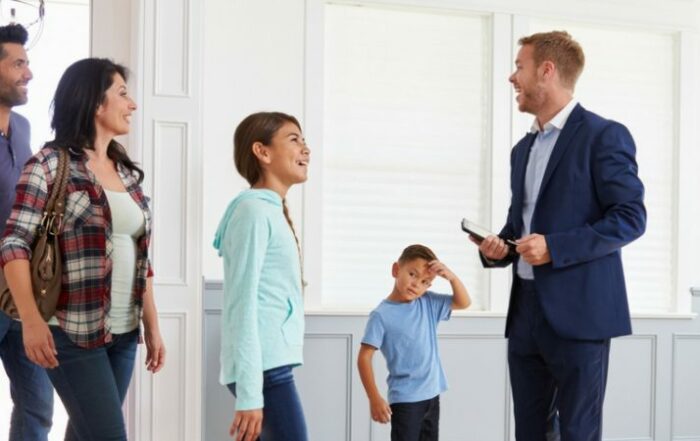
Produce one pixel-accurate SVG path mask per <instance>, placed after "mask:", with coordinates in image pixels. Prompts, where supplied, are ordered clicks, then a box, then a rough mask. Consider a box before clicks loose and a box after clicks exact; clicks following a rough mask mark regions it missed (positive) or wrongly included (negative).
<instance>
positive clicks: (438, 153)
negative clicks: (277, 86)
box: [321, 4, 505, 309]
mask: <svg viewBox="0 0 700 441" xmlns="http://www.w3.org/2000/svg"><path fill="white" fill-rule="evenodd" d="M324 13H325V31H324V33H325V40H324V46H325V47H324V91H323V93H324V115H323V132H324V139H323V143H322V149H323V155H322V156H323V164H322V167H323V184H322V186H323V196H322V205H321V206H322V234H321V237H322V246H321V248H322V249H321V251H322V277H321V279H322V280H321V281H322V287H321V290H322V299H321V300H322V305H323V307H325V308H351V309H352V308H360V309H366V308H372V307H374V306H375V305H376V304H377V303H378V302H379V301H380V300H381V299H382V298H383V297H385V296H386V295H387V294H388V293H389V292H390V290H391V288H392V286H393V279H392V277H391V264H392V262H394V261H396V260H397V258H398V256H399V254H400V253H401V251H402V250H403V248H404V247H406V246H408V245H410V244H413V243H422V244H424V245H427V246H429V247H430V248H432V249H433V251H435V253H436V254H437V256H438V258H440V259H441V260H442V261H443V262H445V263H446V264H447V265H448V266H449V267H450V268H451V269H452V270H453V271H454V272H455V273H456V274H458V275H459V276H460V277H461V278H462V280H463V281H464V283H465V284H466V286H467V288H468V289H469V291H470V293H471V294H472V297H473V300H474V306H473V308H475V309H482V308H483V307H484V306H485V305H484V300H485V299H487V298H488V297H487V294H486V292H487V290H488V278H487V276H488V274H487V272H486V271H484V270H483V269H482V268H481V265H480V263H479V262H478V259H477V255H476V254H477V253H476V252H475V251H474V248H473V246H472V245H471V244H470V243H469V242H468V241H467V237H466V235H465V234H464V233H462V232H461V230H460V228H459V222H460V220H461V218H462V217H464V216H467V217H469V218H471V219H473V220H474V221H476V222H481V223H482V224H484V225H489V223H490V219H488V213H489V211H490V210H489V207H490V201H489V197H490V196H489V195H490V190H489V189H490V187H489V179H490V173H489V167H490V161H489V138H488V134H489V130H490V121H489V115H490V111H489V109H490V104H489V95H488V90H489V85H490V75H491V74H490V72H491V69H490V62H489V57H490V37H489V36H490V22H489V20H488V19H487V18H484V17H481V16H475V15H465V14H454V13H451V14H445V13H439V12H432V11H425V10H412V9H383V8H379V7H370V6H364V7H358V6H352V5H333V4H327V5H325V8H324ZM504 166H505V165H504ZM433 289H435V290H436V291H438V292H450V288H449V284H447V283H445V282H444V281H438V280H436V282H435V284H434V288H433ZM486 307H488V305H486Z"/></svg>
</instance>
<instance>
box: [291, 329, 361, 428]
mask: <svg viewBox="0 0 700 441" xmlns="http://www.w3.org/2000/svg"><path fill="white" fill-rule="evenodd" d="M352 345H353V341H352V335H351V334H308V333H307V334H306V338H305V339H304V366H303V367H301V368H299V369H297V370H296V371H295V380H296V384H297V387H298V388H299V390H300V391H303V392H304V393H301V394H300V395H301V400H302V405H303V406H304V413H305V414H306V416H307V419H308V420H309V427H308V429H309V439H312V440H313V439H318V440H323V439H328V440H330V439H333V440H338V441H341V440H343V441H350V439H351V438H350V417H351V406H352V395H351V394H352V391H351V384H352V369H353V366H354V363H353V360H352ZM311 421H313V424H311Z"/></svg>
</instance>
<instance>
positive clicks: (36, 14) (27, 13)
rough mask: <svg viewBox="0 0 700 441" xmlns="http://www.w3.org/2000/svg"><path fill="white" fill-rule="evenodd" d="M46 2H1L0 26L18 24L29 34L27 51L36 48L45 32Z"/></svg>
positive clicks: (2, 0) (23, 0)
mask: <svg viewBox="0 0 700 441" xmlns="http://www.w3.org/2000/svg"><path fill="white" fill-rule="evenodd" d="M45 13H46V9H45V1H44V0H0V24H2V25H7V24H10V23H17V24H21V25H22V26H24V28H25V29H26V30H27V32H28V33H29V39H28V41H27V49H30V48H31V47H32V46H34V45H35V44H36V42H37V40H39V37H40V36H41V32H42V31H43V30H44V14H45Z"/></svg>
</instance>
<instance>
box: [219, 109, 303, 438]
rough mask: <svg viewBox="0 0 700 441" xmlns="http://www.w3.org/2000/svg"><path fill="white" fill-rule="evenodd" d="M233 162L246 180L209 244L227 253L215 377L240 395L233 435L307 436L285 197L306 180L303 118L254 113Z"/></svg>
mask: <svg viewBox="0 0 700 441" xmlns="http://www.w3.org/2000/svg"><path fill="white" fill-rule="evenodd" d="M233 154H234V162H235V165H236V169H237V170H238V172H239V173H240V174H241V176H243V177H244V178H245V179H246V180H247V181H248V183H249V184H250V186H251V188H250V189H249V190H245V191H243V192H241V193H240V194H239V195H238V196H237V197H236V198H234V199H233V201H231V203H230V204H229V206H228V208H227V209H226V213H225V214H224V216H223V218H222V219H221V222H220V224H219V228H218V231H217V232H216V238H215V240H214V247H215V248H216V249H218V250H219V255H220V256H223V258H224V306H223V311H222V317H221V373H220V377H219V381H220V382H221V383H222V384H224V385H227V386H228V388H229V389H230V390H231V392H232V393H233V394H234V395H235V396H236V409H235V414H234V418H233V423H232V424H231V428H230V431H229V432H230V434H231V436H236V439H237V440H238V441H253V440H256V439H258V436H259V437H260V440H261V441H268V440H269V441H272V440H274V441H282V440H290V441H306V440H307V431H306V423H305V421H304V414H303V410H302V408H301V402H300V400H299V396H298V394H297V391H296V386H295V385H294V377H293V375H292V368H293V367H295V366H299V365H301V363H302V345H303V341H304V308H303V300H302V296H301V290H302V272H301V259H300V251H299V241H298V239H297V236H296V233H295V232H294V226H293V225H292V221H291V218H290V217H289V213H288V211H287V206H286V204H285V196H286V194H287V191H288V190H289V188H290V187H291V186H292V185H294V184H300V183H302V182H304V181H306V178H307V172H308V165H309V156H310V151H309V148H308V147H307V146H306V143H305V141H304V137H303V136H302V132H301V127H300V125H299V122H298V121H297V120H296V118H294V117H293V116H290V115H285V114H283V113H278V112H261V113H254V114H252V115H250V116H248V117H247V118H245V119H244V120H243V121H242V122H241V123H240V124H239V125H238V127H237V128H236V132H235V135H234V150H233Z"/></svg>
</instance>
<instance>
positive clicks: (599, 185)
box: [484, 105, 646, 340]
mask: <svg viewBox="0 0 700 441" xmlns="http://www.w3.org/2000/svg"><path fill="white" fill-rule="evenodd" d="M535 136H536V135H535V134H532V133H529V134H527V135H526V136H525V137H524V138H523V139H521V140H520V141H519V142H518V143H517V144H516V145H515V147H514V148H513V150H512V152H511V175H510V179H511V192H512V196H511V204H510V209H509V210H508V219H507V222H506V225H505V226H504V227H503V229H502V230H501V232H500V234H499V235H500V236H501V237H507V238H519V237H521V235H522V231H523V220H522V219H523V216H522V215H523V197H524V194H523V190H524V180H525V170H526V168H527V162H528V157H529V154H530V147H531V146H532V144H533V142H534V140H535ZM635 153H636V148H635V145H634V141H633V140H632V136H631V135H630V133H629V131H628V130H627V128H626V127H625V126H623V125H622V124H619V123H617V122H615V121H611V120H606V119H603V118H601V117H600V116H598V115H596V114H594V113H592V112H589V111H587V110H585V109H584V108H583V107H581V106H580V105H576V107H575V108H574V110H573V111H572V112H571V114H570V115H569V118H568V120H567V121H566V124H565V125H564V127H563V129H562V132H561V133H560V135H559V138H558V140H557V142H556V144H555V145H554V149H553V150H552V155H551V157H550V159H549V163H548V164H547V167H546V169H545V173H544V177H543V178H542V185H541V187H540V193H539V195H538V197H537V202H536V205H535V210H534V213H533V216H532V224H531V228H530V231H531V232H532V233H539V234H542V235H544V236H545V240H546V242H547V247H548V248H549V253H550V256H551V259H552V261H551V262H550V263H547V264H544V265H540V266H535V267H534V276H535V286H536V289H537V294H538V296H539V301H540V303H541V305H542V309H543V311H544V314H545V318H546V319H547V321H548V323H549V324H550V326H552V328H553V329H554V331H555V332H556V333H557V335H559V336H560V337H563V338H572V339H582V340H598V339H605V338H610V337H615V336H620V335H626V334H630V333H631V332H632V326H631V323H630V314H629V306H628V304H627V292H626V289H625V278H624V274H623V270H622V259H621V254H620V250H621V248H622V247H623V246H624V245H626V244H628V243H630V242H632V241H633V240H635V239H636V238H638V237H639V236H641V235H642V234H643V233H644V229H645V227H646V209H645V208H644V202H643V199H644V186H643V185H642V182H641V181H640V179H639V177H638V176H637V162H636V160H635ZM516 259H518V257H517V256H515V257H509V258H506V259H504V260H502V261H499V262H496V263H495V264H494V263H487V262H486V261H484V263H485V265H487V266H505V265H508V264H509V263H515V262H516ZM516 267H517V265H515V264H514V265H513V276H514V277H515V276H516ZM513 294H514V292H513V290H512V289H511V306H510V307H509V311H508V319H507V321H506V336H508V333H509V325H510V320H511V316H512V311H511V310H512V304H513V297H514V295H513Z"/></svg>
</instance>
